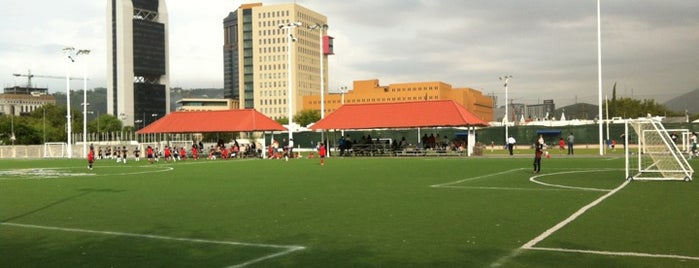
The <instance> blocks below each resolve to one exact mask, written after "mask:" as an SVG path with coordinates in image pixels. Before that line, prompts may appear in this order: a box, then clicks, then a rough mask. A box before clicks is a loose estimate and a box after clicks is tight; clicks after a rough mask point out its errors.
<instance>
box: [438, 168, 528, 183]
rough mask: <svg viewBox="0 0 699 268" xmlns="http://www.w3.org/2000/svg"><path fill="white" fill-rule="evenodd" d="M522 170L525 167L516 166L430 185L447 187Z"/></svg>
mask: <svg viewBox="0 0 699 268" xmlns="http://www.w3.org/2000/svg"><path fill="white" fill-rule="evenodd" d="M520 170H524V168H515V169H510V170H506V171H502V172H497V173H491V174H486V175H481V176H476V177H471V178H466V179H462V180H458V181H452V182H447V183H441V184H433V185H430V187H433V188H439V187H446V186H450V185H454V184H459V183H462V182H467V181H474V180H479V179H483V178H487V177H493V176H498V175H503V174H507V173H512V172H515V171H520Z"/></svg>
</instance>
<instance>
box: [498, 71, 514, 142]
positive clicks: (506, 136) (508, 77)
mask: <svg viewBox="0 0 699 268" xmlns="http://www.w3.org/2000/svg"><path fill="white" fill-rule="evenodd" d="M510 78H512V76H511V75H506V76H502V77H500V81H505V120H504V123H505V144H507V139H508V138H509V137H510V135H509V133H508V129H507V128H508V125H509V121H510V120H509V118H508V117H509V116H510V114H509V113H508V111H507V106H508V104H507V98H508V96H507V84H508V83H509V82H510Z"/></svg>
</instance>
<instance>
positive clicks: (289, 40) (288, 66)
mask: <svg viewBox="0 0 699 268" xmlns="http://www.w3.org/2000/svg"><path fill="white" fill-rule="evenodd" d="M301 25H303V24H301V22H298V21H297V22H289V23H281V24H279V29H286V35H287V52H288V58H287V64H286V69H287V70H286V71H287V73H288V85H287V88H288V89H287V102H288V116H289V141H291V139H293V138H294V131H293V128H292V127H291V125H292V121H293V119H292V117H293V115H294V111H293V108H294V104H293V102H292V101H293V99H292V93H293V90H292V87H293V81H292V79H291V78H292V76H291V70H292V67H291V43H292V42H296V37H294V35H293V34H292V33H291V29H292V28H296V27H299V26H301Z"/></svg>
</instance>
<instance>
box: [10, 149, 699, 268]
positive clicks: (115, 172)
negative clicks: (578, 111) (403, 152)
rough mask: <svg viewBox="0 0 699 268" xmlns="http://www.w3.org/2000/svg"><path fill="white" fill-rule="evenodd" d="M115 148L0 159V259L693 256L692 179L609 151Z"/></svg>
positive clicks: (60, 263) (432, 263) (153, 262)
mask: <svg viewBox="0 0 699 268" xmlns="http://www.w3.org/2000/svg"><path fill="white" fill-rule="evenodd" d="M130 161H131V162H129V163H127V164H117V163H115V162H114V161H113V160H98V161H97V162H96V166H95V168H94V170H92V171H90V170H88V169H87V168H86V166H87V163H86V161H84V160H3V161H0V264H2V265H1V266H2V267H699V228H697V227H696V226H695V224H696V223H697V222H699V209H698V208H699V198H698V197H699V185H697V183H696V182H676V181H672V182H641V181H633V182H629V183H627V181H625V180H624V170H623V167H624V159H623V158H619V157H616V158H614V157H612V158H601V157H585V156H576V157H574V158H573V157H571V158H569V157H553V158H550V159H544V160H543V167H542V173H541V174H532V172H531V168H532V167H531V164H532V159H531V158H529V157H526V158H522V157H515V158H510V157H504V156H503V157H481V158H478V157H474V158H457V157H453V158H448V157H447V158H436V157H434V158H421V157H415V158H335V157H333V158H329V159H327V161H326V165H325V166H320V165H319V162H318V159H292V160H290V161H288V162H285V161H283V160H259V159H241V160H213V161H212V160H198V161H191V160H188V161H181V162H176V163H164V162H162V161H161V162H160V163H154V164H152V165H149V164H148V163H147V162H145V161H141V162H134V161H132V160H130ZM690 163H691V164H692V165H693V167H694V168H695V169H697V168H699V165H698V163H699V162H697V160H690Z"/></svg>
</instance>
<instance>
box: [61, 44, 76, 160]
mask: <svg viewBox="0 0 699 268" xmlns="http://www.w3.org/2000/svg"><path fill="white" fill-rule="evenodd" d="M63 54H65V55H66V57H67V58H68V60H70V61H66V120H67V121H68V122H67V128H68V129H67V131H68V146H67V147H68V148H66V154H67V156H68V158H72V157H73V148H72V146H71V143H72V141H71V136H72V135H73V130H72V125H71V122H70V121H71V118H70V64H71V63H73V62H75V48H74V47H65V48H63Z"/></svg>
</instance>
